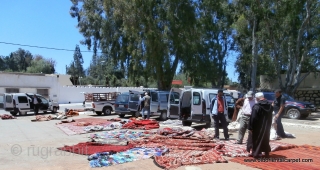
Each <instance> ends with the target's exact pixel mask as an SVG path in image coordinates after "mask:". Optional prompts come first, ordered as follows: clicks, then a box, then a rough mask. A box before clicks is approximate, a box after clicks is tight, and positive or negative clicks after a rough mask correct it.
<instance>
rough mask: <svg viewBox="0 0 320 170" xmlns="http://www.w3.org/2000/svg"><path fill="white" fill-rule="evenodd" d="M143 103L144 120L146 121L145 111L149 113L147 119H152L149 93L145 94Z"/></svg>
mask: <svg viewBox="0 0 320 170" xmlns="http://www.w3.org/2000/svg"><path fill="white" fill-rule="evenodd" d="M142 101H143V104H144V107H143V109H142V118H143V119H145V116H144V111H147V119H149V118H150V96H149V95H148V92H146V93H145V94H144V97H143V98H142V99H141V102H142Z"/></svg>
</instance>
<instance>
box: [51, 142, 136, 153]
mask: <svg viewBox="0 0 320 170" xmlns="http://www.w3.org/2000/svg"><path fill="white" fill-rule="evenodd" d="M133 147H134V146H133V145H131V144H128V145H109V144H99V143H93V142H85V143H78V144H76V145H72V146H64V147H60V148H57V149H59V150H63V151H67V152H71V153H76V154H80V155H91V154H94V153H98V152H121V151H126V150H128V149H131V148H133Z"/></svg>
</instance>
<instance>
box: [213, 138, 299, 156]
mask: <svg viewBox="0 0 320 170" xmlns="http://www.w3.org/2000/svg"><path fill="white" fill-rule="evenodd" d="M235 142H236V140H228V141H226V140H220V141H217V144H220V146H223V147H219V148H218V147H217V148H216V150H217V151H218V152H220V153H221V155H223V156H228V157H249V152H247V145H246V144H234V143H235ZM269 144H270V147H271V152H274V151H278V150H287V149H291V148H296V147H298V146H297V145H293V144H288V143H282V142H278V141H270V142H269Z"/></svg>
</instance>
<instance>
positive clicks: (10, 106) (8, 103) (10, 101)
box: [4, 93, 14, 110]
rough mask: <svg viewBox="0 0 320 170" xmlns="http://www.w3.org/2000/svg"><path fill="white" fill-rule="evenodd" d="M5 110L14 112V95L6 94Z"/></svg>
mask: <svg viewBox="0 0 320 170" xmlns="http://www.w3.org/2000/svg"><path fill="white" fill-rule="evenodd" d="M4 99H5V101H4V109H5V110H13V107H14V106H13V96H12V94H6V93H5V94H4Z"/></svg>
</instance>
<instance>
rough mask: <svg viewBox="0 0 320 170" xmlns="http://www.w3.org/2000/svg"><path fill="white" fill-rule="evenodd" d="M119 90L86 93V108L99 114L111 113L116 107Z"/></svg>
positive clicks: (84, 103) (84, 104)
mask: <svg viewBox="0 0 320 170" xmlns="http://www.w3.org/2000/svg"><path fill="white" fill-rule="evenodd" d="M119 94H120V93H119V92H108V93H84V98H85V100H84V102H83V106H84V108H85V110H91V111H93V112H95V113H96V114H97V115H99V116H100V115H102V114H104V115H110V114H111V113H112V112H113V111H114V110H115V109H114V103H115V100H116V97H117V96H118V95H119Z"/></svg>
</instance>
